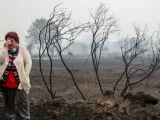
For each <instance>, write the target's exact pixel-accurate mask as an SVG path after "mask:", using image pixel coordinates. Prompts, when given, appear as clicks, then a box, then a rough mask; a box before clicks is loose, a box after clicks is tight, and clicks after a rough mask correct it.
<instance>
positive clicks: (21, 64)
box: [0, 32, 32, 120]
mask: <svg viewBox="0 0 160 120" xmlns="http://www.w3.org/2000/svg"><path fill="white" fill-rule="evenodd" d="M31 66H32V60H31V56H30V54H29V53H28V51H27V49H26V48H25V47H21V46H19V37H18V35H17V33H16V32H9V33H7V34H6V36H5V42H4V45H3V47H2V48H0V78H1V79H0V84H1V89H2V95H3V99H4V107H5V112H6V116H7V119H11V120H29V119H30V111H29V101H28V93H29V90H30V87H31V85H30V78H29V74H30V70H31Z"/></svg>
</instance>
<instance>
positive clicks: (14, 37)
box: [5, 32, 19, 43]
mask: <svg viewBox="0 0 160 120" xmlns="http://www.w3.org/2000/svg"><path fill="white" fill-rule="evenodd" d="M8 37H10V38H13V39H14V40H15V41H16V42H17V43H19V37H18V34H17V33H16V32H8V33H7V34H6V35H5V40H7V38H8Z"/></svg>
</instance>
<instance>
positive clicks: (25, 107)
mask: <svg viewBox="0 0 160 120" xmlns="http://www.w3.org/2000/svg"><path fill="white" fill-rule="evenodd" d="M2 95H3V100H4V107H5V112H6V116H7V117H8V118H12V119H13V120H29V119H30V111H29V102H28V95H27V93H26V92H25V91H24V90H18V89H10V88H2Z"/></svg>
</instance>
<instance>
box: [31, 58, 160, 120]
mask: <svg viewBox="0 0 160 120" xmlns="http://www.w3.org/2000/svg"><path fill="white" fill-rule="evenodd" d="M85 61H86V60H85V59H74V60H66V62H67V65H68V66H69V67H70V68H72V71H73V73H74V76H75V78H76V81H77V84H78V86H79V88H80V90H81V91H82V93H83V94H84V96H85V97H86V99H87V104H85V105H84V104H83V105H82V104H81V103H79V102H78V101H80V100H81V99H82V97H81V96H80V94H79V92H78V91H77V89H76V88H75V86H74V84H73V81H72V79H71V77H70V75H69V73H68V72H67V71H66V70H65V68H64V67H63V65H62V63H61V61H60V60H59V59H56V60H53V69H54V70H53V75H52V79H53V84H52V85H53V87H54V88H55V91H56V96H57V97H56V99H55V101H56V102H55V101H53V100H50V95H49V94H48V92H47V89H46V87H45V85H44V82H43V80H42V76H41V74H40V70H39V62H38V61H37V60H33V67H32V71H31V75H30V77H31V85H32V88H31V91H30V94H29V97H30V103H31V120H55V119H57V120H116V119H117V120H118V119H119V120H127V119H129V118H130V117H127V116H126V115H124V116H123V117H122V116H121V114H118V113H117V117H113V113H115V111H110V112H105V113H103V114H102V113H99V112H98V111H97V109H99V108H97V107H95V105H94V103H95V102H96V101H97V99H98V98H99V97H100V96H101V93H100V89H99V86H98V84H97V82H96V78H95V74H94V71H93V68H92V61H91V60H89V61H88V62H87V63H86V64H85ZM42 68H43V73H44V77H45V79H46V80H47V79H48V78H49V72H50V71H49V68H50V64H49V62H48V61H43V62H42ZM122 70H123V66H122V65H121V64H120V63H119V62H115V61H114V62H113V61H109V60H102V62H101V65H100V80H101V83H102V87H103V90H112V89H113V86H114V84H115V82H116V80H117V79H118V77H119V76H120V74H121V72H122ZM147 81H148V84H147V82H144V83H142V84H139V85H136V86H134V87H133V90H130V91H129V92H132V93H135V92H137V91H141V92H145V93H147V94H149V95H152V96H155V97H156V98H158V99H159V98H160V93H159V87H160V84H159V83H160V82H159V72H157V73H156V74H154V75H152V76H151V77H150V78H149V79H148V80H147ZM47 82H48V80H47ZM123 86H124V81H122V82H121V83H120V84H119V86H118V89H119V90H121V89H122V88H123ZM116 95H117V96H118V95H119V92H118V91H117V92H116ZM116 110H117V109H116ZM57 111H58V113H57ZM60 111H61V112H60ZM62 111H63V112H62ZM62 113H63V114H62ZM111 116H112V117H111ZM134 119H135V118H134ZM130 120H131V118H130ZM137 120H138V119H137Z"/></svg>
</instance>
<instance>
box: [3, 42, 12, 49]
mask: <svg viewBox="0 0 160 120" xmlns="http://www.w3.org/2000/svg"><path fill="white" fill-rule="evenodd" d="M10 44H11V41H10V40H6V41H5V43H4V46H5V47H7V48H8V47H9V45H10Z"/></svg>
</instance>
